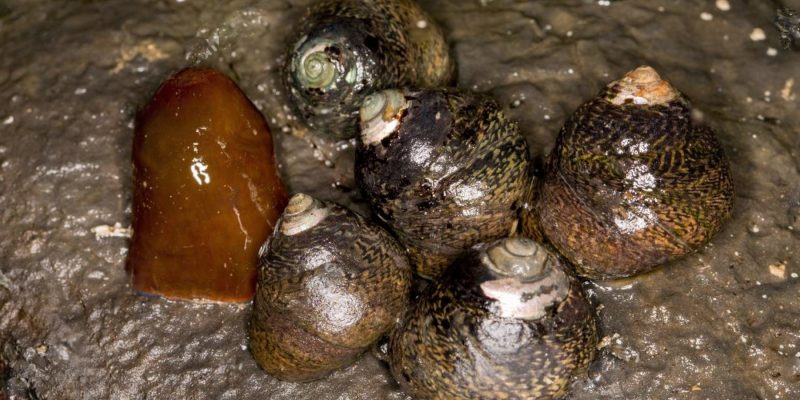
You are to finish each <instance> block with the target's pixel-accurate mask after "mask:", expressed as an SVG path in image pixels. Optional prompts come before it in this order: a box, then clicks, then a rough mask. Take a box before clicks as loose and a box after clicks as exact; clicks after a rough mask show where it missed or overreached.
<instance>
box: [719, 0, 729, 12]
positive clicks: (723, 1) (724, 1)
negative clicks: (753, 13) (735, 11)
mask: <svg viewBox="0 0 800 400" xmlns="http://www.w3.org/2000/svg"><path fill="white" fill-rule="evenodd" d="M716 4H717V8H719V9H720V10H722V11H730V9H731V3H729V2H728V0H717V3H716Z"/></svg>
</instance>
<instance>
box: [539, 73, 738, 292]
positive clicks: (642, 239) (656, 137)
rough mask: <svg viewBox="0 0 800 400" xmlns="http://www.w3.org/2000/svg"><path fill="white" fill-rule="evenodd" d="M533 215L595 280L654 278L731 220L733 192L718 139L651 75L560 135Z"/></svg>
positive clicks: (634, 76)
mask: <svg viewBox="0 0 800 400" xmlns="http://www.w3.org/2000/svg"><path fill="white" fill-rule="evenodd" d="M536 192H537V193H536V196H537V197H538V198H537V200H536V202H535V205H534V208H533V210H532V212H530V213H526V214H525V215H524V216H523V217H524V218H523V219H524V220H525V221H524V222H525V223H523V226H524V227H527V229H526V230H527V231H529V233H528V234H529V235H531V236H534V235H535V233H534V232H532V231H533V229H531V227H534V226H536V225H538V226H539V227H540V228H541V231H542V232H543V233H544V235H545V236H546V237H547V239H548V240H549V241H550V242H551V243H552V244H553V245H554V246H555V247H556V248H557V249H558V250H559V252H560V253H561V254H562V255H564V256H565V257H566V258H567V259H568V260H569V261H570V262H571V263H572V264H574V265H575V267H576V268H577V271H578V274H579V275H582V276H585V277H589V278H594V279H606V278H621V277H627V276H631V275H634V274H637V273H641V272H645V271H649V270H652V269H653V268H655V267H656V266H658V265H660V264H663V263H665V262H668V261H670V260H673V259H675V258H677V257H680V256H682V255H684V254H686V253H688V252H690V251H692V250H694V249H696V248H698V247H699V246H700V245H702V244H704V243H706V242H707V241H708V240H709V239H710V238H711V237H712V236H713V235H714V234H715V233H716V232H717V231H719V229H720V227H721V226H722V224H723V223H724V222H725V221H726V220H727V219H728V218H729V217H730V215H731V209H732V206H733V198H734V193H733V184H732V182H731V176H730V171H729V167H728V161H727V159H726V158H725V155H724V154H723V151H722V148H721V147H720V144H719V142H717V139H716V138H715V136H714V132H713V131H712V130H711V129H710V128H708V127H707V126H705V125H703V124H702V122H701V121H698V120H697V119H696V118H695V117H694V115H693V112H692V105H691V103H690V102H689V100H688V99H687V98H686V97H684V96H683V95H682V94H681V93H680V92H678V91H677V90H676V89H674V88H673V87H672V86H671V85H670V84H669V83H667V82H666V81H664V80H662V79H661V78H660V77H659V75H658V74H657V73H656V71H655V70H653V69H652V68H650V67H640V68H638V69H636V70H634V71H631V72H629V73H628V74H627V75H625V77H623V78H622V79H621V80H619V81H616V82H613V83H611V84H610V85H609V86H608V87H607V88H606V89H605V90H604V91H603V92H602V93H600V95H599V96H598V97H596V98H595V99H593V100H591V101H589V102H587V103H585V104H583V105H582V106H581V107H580V108H578V110H577V111H575V113H574V114H573V115H572V116H571V117H570V118H569V120H568V121H567V123H566V124H565V125H564V127H563V128H562V129H561V132H560V134H559V136H558V139H557V140H556V145H555V148H554V149H553V151H552V153H551V154H550V158H549V161H548V163H547V166H546V170H545V174H544V177H543V179H542V180H541V185H540V186H539V188H538V190H537V191H536Z"/></svg>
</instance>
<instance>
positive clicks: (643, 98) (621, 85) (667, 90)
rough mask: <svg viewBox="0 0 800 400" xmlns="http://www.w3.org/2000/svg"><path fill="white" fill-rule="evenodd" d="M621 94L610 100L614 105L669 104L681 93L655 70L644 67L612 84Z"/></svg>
mask: <svg viewBox="0 0 800 400" xmlns="http://www.w3.org/2000/svg"><path fill="white" fill-rule="evenodd" d="M608 86H609V87H616V88H617V89H618V90H619V92H618V93H616V94H615V95H613V96H612V97H610V98H609V101H610V102H611V103H612V104H616V105H623V104H629V103H633V104H637V105H659V104H667V103H669V102H671V101H673V100H675V99H677V98H678V97H680V92H678V90H677V89H675V88H674V87H672V85H670V84H669V82H667V81H665V80H663V79H661V76H660V75H658V72H656V70H655V69H653V68H652V67H650V66H647V65H643V66H641V67H639V68H636V69H635V70H633V71H630V72H628V73H627V74H625V76H623V77H622V79H620V80H617V81H614V82H611V83H610V84H609V85H608Z"/></svg>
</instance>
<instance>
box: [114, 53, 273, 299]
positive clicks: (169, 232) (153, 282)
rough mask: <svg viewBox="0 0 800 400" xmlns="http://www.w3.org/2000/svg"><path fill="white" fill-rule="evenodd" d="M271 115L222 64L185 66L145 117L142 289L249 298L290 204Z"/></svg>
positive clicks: (137, 254)
mask: <svg viewBox="0 0 800 400" xmlns="http://www.w3.org/2000/svg"><path fill="white" fill-rule="evenodd" d="M272 150H273V149H272V138H271V136H270V131H269V127H268V126H267V123H266V121H265V120H264V117H263V116H262V115H261V113H259V111H258V110H257V109H256V108H255V107H254V106H253V104H252V103H251V102H250V101H249V100H248V99H247V97H245V95H244V93H242V91H241V90H240V89H239V88H238V87H237V86H236V84H235V83H234V82H233V81H231V80H230V79H229V78H227V77H226V76H225V75H223V74H222V73H220V72H217V71H215V70H213V69H208V68H187V69H184V70H182V71H180V72H178V73H176V74H175V75H173V76H172V77H170V78H169V79H168V80H167V81H165V82H164V83H163V84H162V85H161V87H159V88H158V90H157V91H156V93H155V94H154V95H153V98H152V100H150V102H149V103H148V104H147V106H146V107H145V108H144V109H143V110H142V111H141V113H140V114H139V115H138V119H137V121H136V130H135V133H134V141H133V175H134V194H133V231H134V234H133V241H132V243H131V247H130V252H129V255H128V261H127V269H128V270H129V271H130V273H131V275H132V281H133V287H134V289H136V290H137V291H140V292H144V293H150V294H155V295H160V296H164V297H167V298H171V299H199V300H211V301H248V300H250V298H252V296H253V293H254V291H255V284H256V260H257V258H258V257H257V252H258V247H259V246H260V245H261V243H263V242H264V240H266V239H267V237H268V236H269V234H270V233H271V231H272V226H273V225H274V224H275V221H276V220H277V219H278V217H279V216H280V213H281V211H282V210H283V207H284V206H285V205H286V192H285V190H284V186H283V183H282V182H281V180H280V178H279V176H278V172H277V168H276V166H275V159H274V157H273V152H272Z"/></svg>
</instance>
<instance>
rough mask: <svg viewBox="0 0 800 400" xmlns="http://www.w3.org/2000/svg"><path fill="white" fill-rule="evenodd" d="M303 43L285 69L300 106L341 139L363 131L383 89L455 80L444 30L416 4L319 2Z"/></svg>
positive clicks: (399, 0) (315, 124)
mask: <svg viewBox="0 0 800 400" xmlns="http://www.w3.org/2000/svg"><path fill="white" fill-rule="evenodd" d="M296 37H297V38H298V40H297V41H296V42H295V43H294V45H293V46H291V48H290V54H289V56H288V57H287V61H286V64H285V71H284V76H285V81H286V84H287V87H288V90H289V92H290V97H291V100H292V103H293V104H294V105H295V107H296V109H297V111H298V113H299V115H300V117H301V118H302V119H303V120H305V122H306V124H307V125H308V126H309V127H310V128H312V129H313V130H315V131H317V132H319V133H322V134H323V135H328V136H330V137H332V138H334V139H337V140H338V139H349V138H352V137H354V136H355V135H356V134H357V133H358V109H359V107H360V105H361V102H362V100H363V99H364V97H366V96H367V95H368V94H370V93H372V92H374V91H375V90H379V89H385V88H389V87H395V86H405V85H412V86H421V87H437V86H442V85H446V84H447V83H449V82H451V81H452V80H453V76H454V67H453V63H452V59H451V57H450V54H449V48H448V45H447V43H446V42H445V38H444V35H443V33H442V30H441V29H440V28H439V27H438V26H437V25H436V24H435V23H434V21H433V20H432V19H431V18H430V17H429V16H428V15H427V14H426V13H425V12H424V11H423V10H422V9H421V8H420V7H419V5H418V4H417V3H416V2H415V1H413V0H371V1H367V0H326V1H321V2H317V3H316V4H314V5H313V6H312V8H311V10H310V13H309V15H308V16H307V17H306V18H305V19H304V21H303V22H302V23H301V25H300V29H299V31H298V33H297V35H296Z"/></svg>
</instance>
